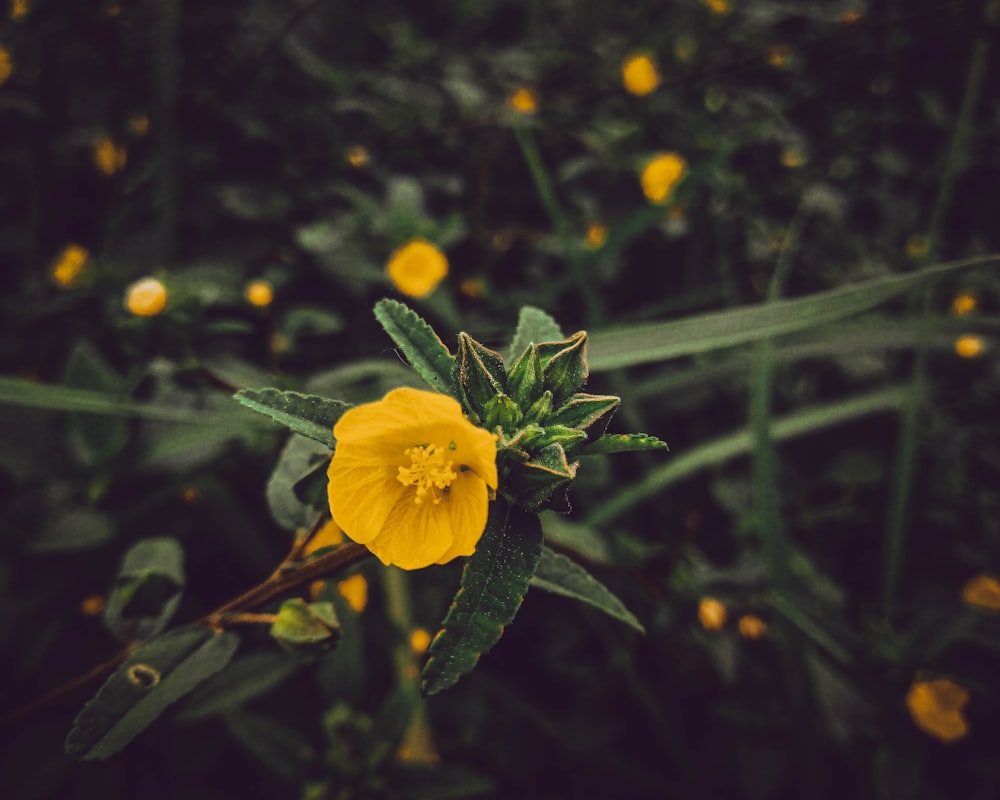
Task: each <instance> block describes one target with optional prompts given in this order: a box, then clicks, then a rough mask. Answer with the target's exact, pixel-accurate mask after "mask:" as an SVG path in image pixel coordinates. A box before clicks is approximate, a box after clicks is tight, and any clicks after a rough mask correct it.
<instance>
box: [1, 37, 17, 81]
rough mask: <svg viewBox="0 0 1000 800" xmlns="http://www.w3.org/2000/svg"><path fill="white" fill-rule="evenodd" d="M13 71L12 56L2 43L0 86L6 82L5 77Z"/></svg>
mask: <svg viewBox="0 0 1000 800" xmlns="http://www.w3.org/2000/svg"><path fill="white" fill-rule="evenodd" d="M13 71H14V57H13V56H12V55H11V54H10V50H8V49H7V48H6V47H4V46H3V45H0V86H2V85H3V84H4V83H6V82H7V78H9V77H10V76H11V73H12V72H13Z"/></svg>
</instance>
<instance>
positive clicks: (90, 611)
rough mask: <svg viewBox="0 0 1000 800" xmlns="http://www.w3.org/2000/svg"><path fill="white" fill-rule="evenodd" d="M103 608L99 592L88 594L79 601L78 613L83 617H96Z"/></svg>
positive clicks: (102, 599) (102, 600)
mask: <svg viewBox="0 0 1000 800" xmlns="http://www.w3.org/2000/svg"><path fill="white" fill-rule="evenodd" d="M103 610H104V598H103V597H101V595H99V594H88V595H87V596H86V597H84V598H83V600H81V601H80V613H81V614H83V616H85V617H96V616H97V615H98V614H100V613H101V612H102V611H103Z"/></svg>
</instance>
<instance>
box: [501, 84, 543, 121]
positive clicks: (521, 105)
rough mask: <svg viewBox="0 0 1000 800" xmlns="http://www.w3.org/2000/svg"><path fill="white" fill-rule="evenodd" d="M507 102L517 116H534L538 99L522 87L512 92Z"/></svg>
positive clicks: (529, 90)
mask: <svg viewBox="0 0 1000 800" xmlns="http://www.w3.org/2000/svg"><path fill="white" fill-rule="evenodd" d="M507 102H508V103H510V107H511V108H513V109H514V110H515V111H517V112H518V113H519V114H534V113H535V112H536V111H537V110H538V98H537V97H536V96H535V93H534V92H533V91H531V89H528V88H526V87H524V86H522V87H521V88H520V89H518V90H517V91H516V92H514V94H512V95H511V96H510V99H509V100H508V101H507Z"/></svg>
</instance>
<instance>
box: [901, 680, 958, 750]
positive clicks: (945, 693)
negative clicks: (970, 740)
mask: <svg viewBox="0 0 1000 800" xmlns="http://www.w3.org/2000/svg"><path fill="white" fill-rule="evenodd" d="M967 702H969V693H968V691H967V690H966V689H964V688H963V687H961V686H959V685H958V684H957V683H955V682H954V681H952V680H949V679H948V678H939V679H937V680H933V681H914V682H913V684H912V685H911V686H910V691H909V692H908V693H907V695H906V707H907V708H908V709H909V711H910V716H911V717H913V722H914V724H916V726H917V727H918V728H920V730H922V731H923V732H924V733H926V734H928V735H930V736H933V737H934V738H935V739H939V740H941V741H942V742H954V741H956V740H958V739H961V738H962V737H963V736H965V734H966V733H968V731H969V725H968V723H967V722H966V721H965V717H963V716H962V707H963V706H964V705H965V704H966V703H967Z"/></svg>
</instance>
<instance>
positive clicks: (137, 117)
mask: <svg viewBox="0 0 1000 800" xmlns="http://www.w3.org/2000/svg"><path fill="white" fill-rule="evenodd" d="M128 129H129V130H130V131H131V132H132V133H133V134H135V135H136V136H145V135H146V134H147V133H149V117H148V116H147V115H146V114H143V113H142V112H138V113H136V114H133V115H132V116H131V117H129V120H128Z"/></svg>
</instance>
